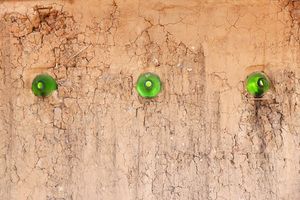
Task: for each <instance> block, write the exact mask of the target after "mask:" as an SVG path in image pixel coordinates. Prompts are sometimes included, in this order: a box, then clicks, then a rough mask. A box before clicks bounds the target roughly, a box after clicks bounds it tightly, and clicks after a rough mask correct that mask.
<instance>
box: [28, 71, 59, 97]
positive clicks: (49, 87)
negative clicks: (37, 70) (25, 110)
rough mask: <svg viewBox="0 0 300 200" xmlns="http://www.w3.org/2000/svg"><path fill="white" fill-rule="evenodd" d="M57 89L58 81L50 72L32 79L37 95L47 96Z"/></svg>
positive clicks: (33, 88) (34, 91) (33, 89)
mask: <svg viewBox="0 0 300 200" xmlns="http://www.w3.org/2000/svg"><path fill="white" fill-rule="evenodd" d="M56 89H57V84H56V81H55V80H54V78H52V77H51V76H49V75H48V74H40V75H38V76H36V77H35V78H34V80H33V81H32V91H33V93H34V94H35V95H36V96H41V97H47V96H49V95H50V94H51V93H52V92H53V91H54V90H56Z"/></svg>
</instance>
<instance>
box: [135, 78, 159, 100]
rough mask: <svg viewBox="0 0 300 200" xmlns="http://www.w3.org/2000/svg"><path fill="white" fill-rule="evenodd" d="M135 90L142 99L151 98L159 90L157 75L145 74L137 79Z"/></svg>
mask: <svg viewBox="0 0 300 200" xmlns="http://www.w3.org/2000/svg"><path fill="white" fill-rule="evenodd" d="M136 89H137V91H138V93H139V95H141V96H142V97H146V98H153V97H155V96H156V95H157V94H158V93H159V92H160V90H161V81H160V79H159V77H158V76H157V75H155V74H152V73H150V72H147V73H145V74H143V75H141V76H140V77H139V79H138V81H137V86H136Z"/></svg>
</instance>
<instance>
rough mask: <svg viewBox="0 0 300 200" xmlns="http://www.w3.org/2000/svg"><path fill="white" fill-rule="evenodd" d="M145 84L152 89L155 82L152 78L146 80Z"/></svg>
mask: <svg viewBox="0 0 300 200" xmlns="http://www.w3.org/2000/svg"><path fill="white" fill-rule="evenodd" d="M144 85H145V88H146V89H151V88H152V87H153V82H152V81H151V80H146V81H145V83H144Z"/></svg>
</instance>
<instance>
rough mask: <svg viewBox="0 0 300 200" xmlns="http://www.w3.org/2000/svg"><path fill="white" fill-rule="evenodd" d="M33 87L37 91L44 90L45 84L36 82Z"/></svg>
mask: <svg viewBox="0 0 300 200" xmlns="http://www.w3.org/2000/svg"><path fill="white" fill-rule="evenodd" d="M35 87H36V88H37V89H38V90H43V89H45V82H44V81H37V82H36V83H35Z"/></svg>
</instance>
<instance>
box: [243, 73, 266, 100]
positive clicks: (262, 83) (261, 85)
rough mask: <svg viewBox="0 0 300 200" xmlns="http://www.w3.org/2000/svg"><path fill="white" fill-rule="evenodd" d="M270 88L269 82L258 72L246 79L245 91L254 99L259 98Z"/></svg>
mask: <svg viewBox="0 0 300 200" xmlns="http://www.w3.org/2000/svg"><path fill="white" fill-rule="evenodd" d="M269 88H270V81H269V80H268V79H267V77H266V76H265V75H263V74H262V73H260V72H255V73H253V74H251V75H250V76H248V77H247V90H248V92H249V93H250V94H252V95H253V96H254V97H261V96H262V95H264V94H265V93H266V92H267V91H268V90H269Z"/></svg>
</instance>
